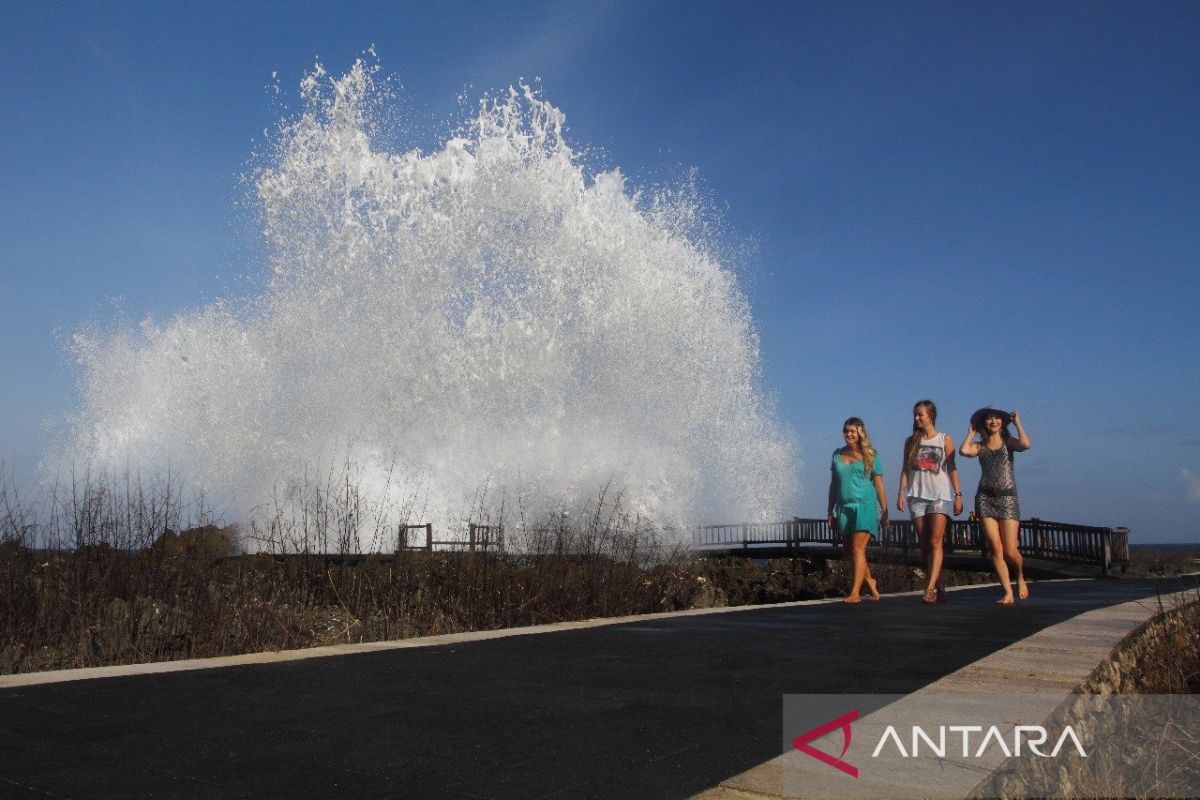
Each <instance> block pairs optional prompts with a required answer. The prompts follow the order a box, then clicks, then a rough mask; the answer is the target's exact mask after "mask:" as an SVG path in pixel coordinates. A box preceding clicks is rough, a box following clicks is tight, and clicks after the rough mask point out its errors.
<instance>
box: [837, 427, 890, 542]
mask: <svg viewBox="0 0 1200 800" xmlns="http://www.w3.org/2000/svg"><path fill="white" fill-rule="evenodd" d="M829 469H830V470H831V471H832V472H833V497H834V507H833V513H834V519H835V520H836V521H837V531H838V533H839V534H841V535H843V536H844V535H845V534H847V533H854V532H855V531H866V532H867V533H869V534H870V535H871V536H878V535H879V498H878V496H877V495H876V494H875V483H874V478H875V476H876V475H878V476H880V477H883V471H882V470H881V469H880V466H879V456H878V455H876V456H875V464H874V465H873V467H872V469H871V474H870V475H867V473H866V469H865V468H864V466H863V462H862V461H852V462H850V463H849V464H846V463H845V462H843V461H842V455H841V448H838V449H837V450H834V451H833V464H832V465H831V466H830V467H829Z"/></svg>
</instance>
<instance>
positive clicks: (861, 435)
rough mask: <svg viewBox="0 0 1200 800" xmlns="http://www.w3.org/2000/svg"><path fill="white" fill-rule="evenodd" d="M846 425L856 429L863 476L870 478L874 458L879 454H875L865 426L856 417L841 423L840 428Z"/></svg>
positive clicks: (873, 468)
mask: <svg viewBox="0 0 1200 800" xmlns="http://www.w3.org/2000/svg"><path fill="white" fill-rule="evenodd" d="M847 425H853V426H854V427H856V428H858V449H859V450H861V451H862V460H863V474H865V475H866V476H867V477H868V478H870V477H871V473H872V472H873V471H874V470H875V458H876V457H877V456H878V455H879V454H878V453H876V452H875V447H874V445H872V444H871V437H870V436H868V435H867V425H866V423H865V422H863V421H862V420H861V419H859V418H858V417H850V419H848V420H846V421H845V422H843V423H842V428H845V427H846V426H847Z"/></svg>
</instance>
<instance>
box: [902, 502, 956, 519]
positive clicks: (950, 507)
mask: <svg viewBox="0 0 1200 800" xmlns="http://www.w3.org/2000/svg"><path fill="white" fill-rule="evenodd" d="M908 510H909V512H910V513H911V514H912V518H913V519H920V518H921V517H927V516H929V515H930V514H945V515H946V516H947V517H953V516H954V502H953V501H951V500H925V499H923V498H920V497H910V498H908Z"/></svg>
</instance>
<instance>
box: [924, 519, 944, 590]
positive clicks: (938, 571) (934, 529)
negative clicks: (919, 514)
mask: <svg viewBox="0 0 1200 800" xmlns="http://www.w3.org/2000/svg"><path fill="white" fill-rule="evenodd" d="M925 519H926V523H925V528H926V531H928V534H927V535H928V540H929V570H928V572H929V583H928V585H926V587H925V597H927V598H928V597H931V596H932V597H933V598H934V599H935V600H936V599H937V598H938V595H939V594H941V595H943V596H944V595H945V591H946V590H945V589H944V588H942V586H941V578H942V539H943V537H945V535H946V520H947V517H946V515H945V514H927V515H926V516H925Z"/></svg>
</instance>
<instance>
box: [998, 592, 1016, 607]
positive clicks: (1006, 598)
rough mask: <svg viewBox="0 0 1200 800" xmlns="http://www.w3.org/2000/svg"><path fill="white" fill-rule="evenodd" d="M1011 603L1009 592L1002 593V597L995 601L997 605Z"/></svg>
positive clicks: (1009, 604) (1011, 598)
mask: <svg viewBox="0 0 1200 800" xmlns="http://www.w3.org/2000/svg"><path fill="white" fill-rule="evenodd" d="M1012 604H1013V596H1012V595H1011V594H1006V595H1004V597H1001V598H1000V599H999V600H997V601H996V605H998V606H1011V605H1012Z"/></svg>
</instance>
